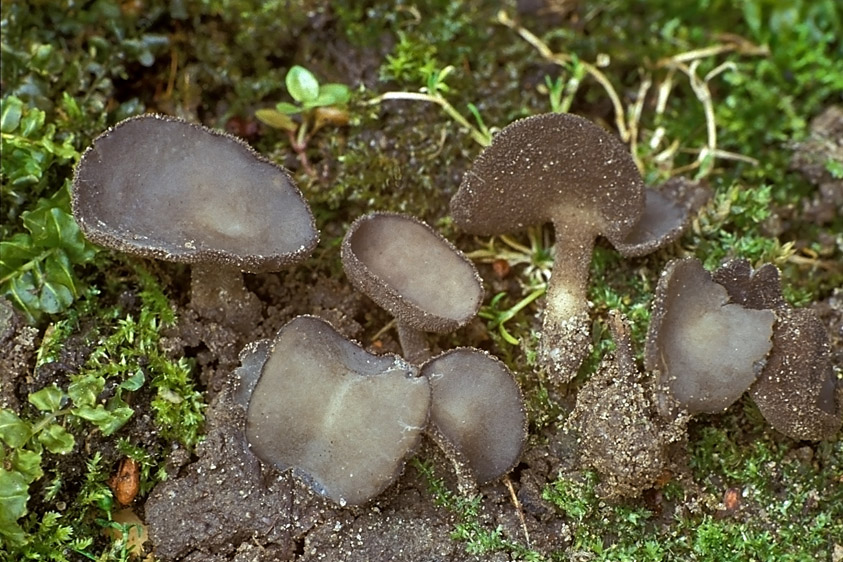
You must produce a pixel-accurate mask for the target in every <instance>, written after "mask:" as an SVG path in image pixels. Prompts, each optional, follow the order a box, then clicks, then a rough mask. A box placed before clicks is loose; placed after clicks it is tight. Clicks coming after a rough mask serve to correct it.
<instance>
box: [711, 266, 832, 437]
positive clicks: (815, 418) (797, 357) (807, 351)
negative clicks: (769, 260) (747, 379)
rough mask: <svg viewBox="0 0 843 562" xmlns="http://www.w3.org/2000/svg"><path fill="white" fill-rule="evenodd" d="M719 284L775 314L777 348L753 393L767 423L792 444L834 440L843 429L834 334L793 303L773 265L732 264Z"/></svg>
mask: <svg viewBox="0 0 843 562" xmlns="http://www.w3.org/2000/svg"><path fill="white" fill-rule="evenodd" d="M714 279H715V280H716V281H717V282H718V283H721V284H722V285H723V286H725V287H726V290H727V291H728V292H729V296H730V297H731V299H732V300H733V301H734V302H738V303H740V304H742V305H744V306H746V307H749V308H754V309H772V310H773V312H774V313H775V315H776V325H775V329H774V331H773V348H772V350H771V351H770V355H769V357H768V358H767V363H766V364H765V365H764V369H763V370H762V371H761V376H760V377H759V378H758V381H756V382H755V384H753V385H752V387H750V389H749V394H750V396H751V397H752V400H753V401H754V402H755V404H756V405H757V406H758V409H759V410H760V411H761V414H762V415H763V416H764V418H765V419H766V420H767V422H768V423H769V424H770V425H772V426H773V427H774V428H776V429H777V430H778V431H780V432H782V433H784V434H785V435H787V436H788V437H790V438H792V439H800V440H801V439H808V440H812V441H819V440H822V439H829V438H831V437H833V436H834V435H835V434H836V433H837V432H838V431H839V430H840V426H841V424H843V391H841V390H839V389H838V388H837V383H836V380H835V375H834V369H833V368H832V365H831V349H830V345H829V338H828V333H827V332H826V328H825V326H823V323H822V322H821V321H820V319H819V317H818V316H817V314H816V313H815V312H814V311H813V310H811V309H799V308H798V309H794V308H791V307H790V306H789V305H788V304H787V302H786V301H785V299H784V296H783V295H782V290H781V282H780V280H779V270H778V269H777V268H776V267H775V266H774V265H772V264H766V265H764V266H762V267H760V268H759V269H757V270H755V271H753V270H752V267H751V266H750V264H749V262H748V261H746V260H732V261H730V262H728V263H726V264H724V265H723V266H722V267H720V269H718V270H717V271H716V272H715V273H714Z"/></svg>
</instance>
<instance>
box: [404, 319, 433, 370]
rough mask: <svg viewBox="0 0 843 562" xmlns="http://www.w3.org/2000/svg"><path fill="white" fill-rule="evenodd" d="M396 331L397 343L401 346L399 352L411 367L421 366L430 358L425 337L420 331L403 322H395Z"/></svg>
mask: <svg viewBox="0 0 843 562" xmlns="http://www.w3.org/2000/svg"><path fill="white" fill-rule="evenodd" d="M396 325H397V329H398V342H399V343H400V344H401V352H402V354H403V356H404V359H406V360H407V361H408V362H410V363H412V364H413V365H421V364H422V363H424V362H425V361H427V360H428V359H430V357H431V355H432V354H431V353H430V347H429V346H428V345H427V336H425V334H424V332H422V331H421V330H416V329H415V328H411V327H410V326H408V325H407V324H405V323H403V322H396Z"/></svg>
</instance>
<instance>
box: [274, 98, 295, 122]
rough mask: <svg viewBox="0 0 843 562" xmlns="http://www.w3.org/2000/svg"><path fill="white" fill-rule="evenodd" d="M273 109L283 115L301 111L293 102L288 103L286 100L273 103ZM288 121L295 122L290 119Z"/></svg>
mask: <svg viewBox="0 0 843 562" xmlns="http://www.w3.org/2000/svg"><path fill="white" fill-rule="evenodd" d="M275 111H277V112H279V113H283V114H284V116H287V115H295V114H297V113H301V112H302V108H301V107H299V106H297V105H295V104H292V103H289V102H286V101H281V102H278V103H277V104H275ZM290 123H293V124H295V122H294V121H292V120H291V121H290Z"/></svg>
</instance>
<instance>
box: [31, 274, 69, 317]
mask: <svg viewBox="0 0 843 562" xmlns="http://www.w3.org/2000/svg"><path fill="white" fill-rule="evenodd" d="M71 304H73V293H72V292H71V291H70V289H68V288H67V287H65V286H64V285H60V284H58V283H51V282H49V281H48V282H45V283H44V285H43V286H42V287H41V295H40V296H39V298H38V308H40V309H41V310H42V311H44V312H46V313H47V314H56V313H58V312H61V311H62V310H64V309H65V308H67V307H68V306H70V305H71Z"/></svg>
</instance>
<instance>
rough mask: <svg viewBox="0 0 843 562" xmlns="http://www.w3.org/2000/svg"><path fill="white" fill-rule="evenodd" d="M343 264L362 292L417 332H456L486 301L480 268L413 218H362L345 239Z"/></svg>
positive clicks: (385, 215)
mask: <svg viewBox="0 0 843 562" xmlns="http://www.w3.org/2000/svg"><path fill="white" fill-rule="evenodd" d="M342 263H343V267H344V268H345V272H346V275H348V278H349V279H350V280H351V283H352V284H353V285H354V286H355V287H356V288H357V290H359V291H360V292H362V293H364V294H366V295H368V296H369V297H370V298H371V299H372V300H374V301H375V302H376V303H377V304H378V305H379V306H381V307H383V308H384V309H386V310H388V311H389V312H390V313H391V314H392V315H393V316H395V317H396V318H397V319H398V321H399V322H401V323H404V324H407V325H408V326H410V327H411V328H414V329H416V330H422V331H425V332H443V333H444V332H451V331H453V330H456V329H457V328H459V327H460V326H463V325H464V324H466V323H467V322H468V321H469V320H471V319H472V318H473V317H474V316H475V315H476V314H477V310H478V309H479V308H480V304H481V303H482V302H483V284H482V282H481V280H480V276H479V275H478V273H477V269H476V268H475V267H474V264H473V263H471V261H469V259H468V258H466V257H465V255H463V253H462V252H460V251H459V250H458V249H457V248H455V247H454V245H453V244H451V243H450V242H448V241H447V240H446V239H445V238H443V237H442V235H440V234H439V233H438V232H436V231H434V230H433V229H432V228H430V226H428V225H427V224H425V223H424V222H422V221H420V220H418V219H415V218H413V217H410V216H406V215H400V214H395V213H371V214H368V215H365V216H363V217H360V218H358V219H357V220H356V221H354V223H353V224H352V225H351V228H349V230H348V232H347V233H346V235H345V239H344V240H343V243H342Z"/></svg>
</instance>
